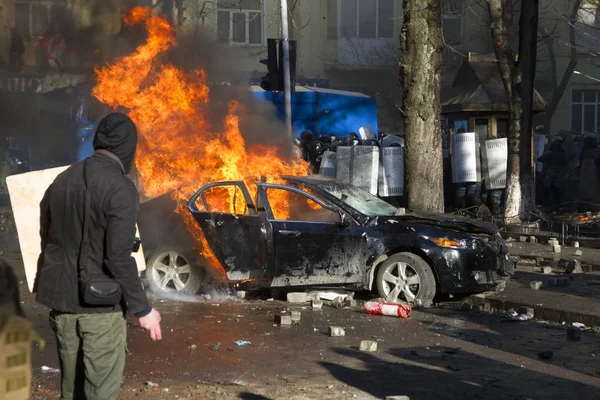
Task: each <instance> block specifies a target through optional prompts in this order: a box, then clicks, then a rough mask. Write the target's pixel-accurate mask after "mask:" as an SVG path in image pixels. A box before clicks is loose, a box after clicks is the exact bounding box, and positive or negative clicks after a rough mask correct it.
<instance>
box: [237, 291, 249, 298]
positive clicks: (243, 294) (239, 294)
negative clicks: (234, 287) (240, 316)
mask: <svg viewBox="0 0 600 400" xmlns="http://www.w3.org/2000/svg"><path fill="white" fill-rule="evenodd" d="M246 294H247V293H246V291H245V290H238V291H237V293H236V294H235V295H236V296H237V298H238V299H245V298H246Z"/></svg>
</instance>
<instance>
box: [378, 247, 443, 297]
mask: <svg viewBox="0 0 600 400" xmlns="http://www.w3.org/2000/svg"><path fill="white" fill-rule="evenodd" d="M400 271H404V272H403V275H404V277H401V278H400V279H398V276H399V275H401V272H400ZM415 276H416V277H415ZM411 282H412V283H411ZM376 284H377V291H378V292H379V296H381V297H382V298H384V299H385V300H386V301H390V302H406V303H409V304H415V305H422V306H425V307H429V306H430V305H431V303H432V302H433V298H434V297H435V294H436V282H435V276H434V275H433V271H432V270H431V267H430V266H429V264H428V263H427V262H426V261H425V260H424V259H423V258H421V257H419V256H418V255H416V254H413V253H398V254H394V255H393V256H390V257H388V258H387V259H386V260H385V261H384V262H383V263H381V265H380V266H379V268H378V269H377V277H376Z"/></svg>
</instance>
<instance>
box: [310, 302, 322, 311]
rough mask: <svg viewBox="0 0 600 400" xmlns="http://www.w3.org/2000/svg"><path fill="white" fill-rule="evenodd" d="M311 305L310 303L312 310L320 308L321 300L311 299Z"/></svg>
mask: <svg viewBox="0 0 600 400" xmlns="http://www.w3.org/2000/svg"><path fill="white" fill-rule="evenodd" d="M311 305H312V308H313V310H320V309H322V308H323V301H322V300H313V301H312V303H311Z"/></svg>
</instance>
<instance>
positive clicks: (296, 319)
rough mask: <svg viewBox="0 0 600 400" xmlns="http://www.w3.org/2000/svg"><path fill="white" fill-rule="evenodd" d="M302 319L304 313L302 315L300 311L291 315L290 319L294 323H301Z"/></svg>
mask: <svg viewBox="0 0 600 400" xmlns="http://www.w3.org/2000/svg"><path fill="white" fill-rule="evenodd" d="M301 317H302V313H300V311H292V312H291V313H290V318H291V319H292V322H300V318H301Z"/></svg>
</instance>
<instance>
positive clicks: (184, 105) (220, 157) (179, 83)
mask: <svg viewBox="0 0 600 400" xmlns="http://www.w3.org/2000/svg"><path fill="white" fill-rule="evenodd" d="M125 22H126V23H127V24H128V25H134V24H139V23H144V24H145V28H146V30H147V31H148V38H147V41H146V43H144V44H142V45H140V46H139V47H138V48H137V49H136V50H135V51H134V52H133V53H132V54H130V55H128V56H125V57H122V58H120V59H118V60H117V61H116V62H115V63H114V64H110V65H107V66H105V67H102V68H96V71H95V72H96V75H97V84H96V86H95V87H94V89H93V92H92V93H93V95H94V96H95V97H97V98H98V99H99V100H100V101H101V102H103V103H105V104H107V105H109V106H110V107H113V108H118V107H123V108H126V109H127V110H128V115H129V116H130V117H131V119H132V120H133V121H134V122H135V124H136V126H137V129H138V132H139V134H140V142H139V145H138V152H137V157H136V167H137V169H138V171H139V172H140V175H141V182H142V185H143V189H144V192H145V194H146V195H147V196H149V197H156V196H159V195H162V194H164V193H167V192H172V196H173V198H174V199H175V200H176V201H178V204H179V207H178V209H177V212H178V213H180V214H182V215H183V216H184V218H185V221H186V225H187V226H188V229H189V231H190V232H191V233H192V234H193V235H194V237H195V238H196V239H198V240H199V241H200V242H201V244H202V248H201V249H200V251H201V253H202V254H203V255H204V256H205V258H206V259H207V260H208V262H209V264H211V265H212V266H215V267H216V266H218V265H219V263H218V262H217V260H216V258H215V257H214V255H213V254H212V253H211V251H210V249H209V246H208V245H207V243H206V240H205V238H204V236H203V234H202V231H201V230H200V228H199V227H198V225H197V224H196V222H195V221H194V220H193V218H192V216H191V215H190V213H189V211H188V210H187V207H186V206H187V201H188V199H189V198H190V197H191V196H192V195H193V193H194V192H195V191H196V190H198V189H199V188H200V187H201V186H202V185H204V184H206V183H209V182H213V181H219V180H243V181H245V182H246V183H247V187H248V189H249V190H250V191H251V194H252V196H253V198H254V196H255V194H256V193H255V192H256V187H255V185H253V184H252V183H253V182H255V181H256V180H257V179H259V178H260V177H261V176H265V177H267V179H269V180H270V181H276V180H277V179H278V178H277V177H278V176H280V175H285V174H287V175H304V174H306V171H307V168H306V167H307V165H306V163H305V162H304V161H285V160H283V159H281V158H280V157H278V156H277V150H278V149H277V148H274V147H266V146H255V147H253V148H250V147H249V146H247V145H246V143H245V141H244V138H243V136H242V133H241V132H240V128H239V124H238V122H239V113H240V111H241V107H242V106H241V105H240V104H238V103H237V102H235V101H232V102H230V104H229V112H228V115H227V116H226V118H225V121H224V126H225V131H223V132H216V131H215V129H214V128H213V127H212V126H211V123H210V121H209V118H208V115H209V113H210V109H209V107H210V106H209V100H210V97H209V96H210V91H209V88H208V86H207V83H206V75H205V73H204V71H203V70H196V71H194V72H193V73H191V74H185V73H184V72H183V71H181V70H179V69H177V68H176V67H175V66H173V65H170V64H167V65H160V63H158V62H157V61H158V60H157V58H158V57H159V55H160V54H161V53H162V52H164V51H166V50H167V49H169V48H170V47H171V46H175V45H176V40H175V37H174V29H173V27H172V26H171V25H169V23H168V22H167V21H166V20H165V19H164V18H161V17H157V16H153V15H152V14H151V11H150V10H149V9H147V8H143V7H135V8H133V9H132V10H130V11H129V13H128V14H127V16H126V17H125ZM232 190H233V188H230V189H227V190H225V191H220V192H219V191H214V193H211V194H212V195H213V196H217V198H218V200H220V201H219V202H218V203H219V205H218V207H220V208H222V209H221V210H218V211H223V212H232V213H233V212H235V211H234V210H238V213H239V210H240V209H241V207H240V204H239V200H238V201H237V202H236V203H238V204H233V201H231V200H230V199H231V198H232V196H231V191H232ZM238 199H239V196H238ZM271 205H272V207H274V208H277V209H285V207H286V206H287V198H285V194H281V196H280V197H278V198H277V199H275V200H274V201H272V204H271ZM222 272H223V271H222Z"/></svg>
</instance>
